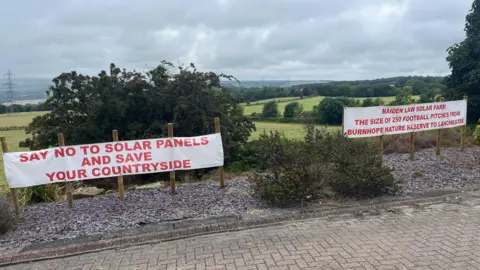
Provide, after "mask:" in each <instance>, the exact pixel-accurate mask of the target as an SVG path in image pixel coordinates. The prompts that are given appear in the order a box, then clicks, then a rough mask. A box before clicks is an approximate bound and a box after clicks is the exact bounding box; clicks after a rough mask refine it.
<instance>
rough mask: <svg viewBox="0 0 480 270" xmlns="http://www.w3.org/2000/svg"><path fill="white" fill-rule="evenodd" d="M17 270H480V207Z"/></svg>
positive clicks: (312, 225) (275, 229)
mask: <svg viewBox="0 0 480 270" xmlns="http://www.w3.org/2000/svg"><path fill="white" fill-rule="evenodd" d="M477 204H479V205H478V206H477ZM9 269H480V203H476V202H475V200H473V201H470V202H468V203H464V204H437V205H432V206H429V207H425V208H420V209H419V208H416V209H414V208H403V209H402V210H401V211H396V212H387V213H384V214H382V215H377V216H371V217H365V218H355V219H352V218H350V219H346V218H339V219H337V220H328V219H311V220H306V221H300V222H292V223H289V224H287V225H282V226H272V227H266V228H259V229H252V230H246V231H241V232H232V233H221V234H212V235H208V236H201V237H194V238H189V239H184V240H178V241H171V242H165V243H160V244H155V245H142V246H137V247H132V248H128V249H119V250H110V251H103V252H98V253H93V254H85V255H81V256H75V257H68V258H62V259H56V260H50V261H43V262H37V263H32V264H24V265H16V266H14V267H11V268H9Z"/></svg>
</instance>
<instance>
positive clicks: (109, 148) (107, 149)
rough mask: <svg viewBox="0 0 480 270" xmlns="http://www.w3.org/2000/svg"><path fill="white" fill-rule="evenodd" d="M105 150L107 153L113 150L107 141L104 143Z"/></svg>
mask: <svg viewBox="0 0 480 270" xmlns="http://www.w3.org/2000/svg"><path fill="white" fill-rule="evenodd" d="M105 152H107V153H111V152H113V144H111V143H107V144H106V145H105Z"/></svg>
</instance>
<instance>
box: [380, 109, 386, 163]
mask: <svg viewBox="0 0 480 270" xmlns="http://www.w3.org/2000/svg"><path fill="white" fill-rule="evenodd" d="M383 105H385V102H384V101H383V100H381V101H380V106H383ZM378 140H379V142H378V143H379V144H380V153H379V154H380V160H381V161H382V163H383V132H382V135H380V137H378Z"/></svg>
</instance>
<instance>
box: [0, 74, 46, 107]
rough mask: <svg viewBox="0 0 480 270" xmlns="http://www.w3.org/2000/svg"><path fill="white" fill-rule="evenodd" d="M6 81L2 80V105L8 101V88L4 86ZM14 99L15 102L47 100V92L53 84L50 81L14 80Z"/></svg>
mask: <svg viewBox="0 0 480 270" xmlns="http://www.w3.org/2000/svg"><path fill="white" fill-rule="evenodd" d="M4 83H6V80H5V79H3V80H0V103H4V102H7V101H8V99H9V98H8V95H7V88H6V86H5V85H4ZM13 83H14V86H13V99H14V101H22V100H39V99H45V90H47V88H48V86H49V85H50V83H51V80H50V79H18V78H16V79H14V80H13Z"/></svg>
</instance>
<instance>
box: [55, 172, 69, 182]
mask: <svg viewBox="0 0 480 270" xmlns="http://www.w3.org/2000/svg"><path fill="white" fill-rule="evenodd" d="M66 177H67V175H66V174H65V172H62V171H60V172H57V180H59V181H64V180H65V179H66Z"/></svg>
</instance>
